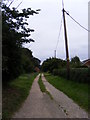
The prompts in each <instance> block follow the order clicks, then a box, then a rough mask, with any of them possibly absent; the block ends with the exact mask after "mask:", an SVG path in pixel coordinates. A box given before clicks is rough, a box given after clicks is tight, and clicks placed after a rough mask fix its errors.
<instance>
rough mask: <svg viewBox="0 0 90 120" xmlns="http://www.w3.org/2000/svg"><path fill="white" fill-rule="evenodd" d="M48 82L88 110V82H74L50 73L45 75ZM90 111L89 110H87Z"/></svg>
mask: <svg viewBox="0 0 90 120" xmlns="http://www.w3.org/2000/svg"><path fill="white" fill-rule="evenodd" d="M45 77H46V79H47V80H48V82H49V83H51V84H52V85H53V86H54V87H56V88H57V89H59V90H60V91H62V92H63V93H65V94H66V95H67V96H68V97H70V98H72V99H73V100H74V101H75V102H76V103H78V104H79V105H80V106H81V107H82V108H84V109H85V110H86V111H88V108H89V106H88V101H89V100H88V84H83V83H76V82H75V81H68V80H66V79H63V78H60V77H58V76H53V75H50V74H46V75H45ZM89 111H90V110H89Z"/></svg>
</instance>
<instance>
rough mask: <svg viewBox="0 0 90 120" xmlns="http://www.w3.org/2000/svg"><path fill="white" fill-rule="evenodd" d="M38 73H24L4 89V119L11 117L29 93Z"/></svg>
mask: <svg viewBox="0 0 90 120" xmlns="http://www.w3.org/2000/svg"><path fill="white" fill-rule="evenodd" d="M36 75H37V74H24V75H21V76H20V77H18V78H17V79H15V80H13V81H12V82H10V83H9V85H8V86H7V88H4V89H3V101H2V106H3V108H2V112H3V115H2V116H3V119H5V118H11V117H12V115H13V113H14V112H15V111H17V110H18V109H19V108H20V106H21V105H22V103H23V102H24V100H25V99H26V98H27V96H28V94H29V90H30V88H31V86H32V83H33V81H34V78H35V77H36Z"/></svg>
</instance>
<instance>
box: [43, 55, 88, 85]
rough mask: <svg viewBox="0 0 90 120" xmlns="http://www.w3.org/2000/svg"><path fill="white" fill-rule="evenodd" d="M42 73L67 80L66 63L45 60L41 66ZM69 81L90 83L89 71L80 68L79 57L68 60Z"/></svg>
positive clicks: (57, 60) (60, 60) (58, 60)
mask: <svg viewBox="0 0 90 120" xmlns="http://www.w3.org/2000/svg"><path fill="white" fill-rule="evenodd" d="M41 69H42V71H44V72H49V73H51V74H53V75H58V76H60V77H63V78H65V79H67V62H66V61H65V60H62V59H58V58H49V59H46V60H45V61H44V62H43V64H42V66H41ZM69 79H70V80H73V81H75V82H81V83H89V82H90V69H88V68H87V67H84V66H82V62H81V61H80V59H79V57H77V56H75V57H73V58H71V60H70V78H69Z"/></svg>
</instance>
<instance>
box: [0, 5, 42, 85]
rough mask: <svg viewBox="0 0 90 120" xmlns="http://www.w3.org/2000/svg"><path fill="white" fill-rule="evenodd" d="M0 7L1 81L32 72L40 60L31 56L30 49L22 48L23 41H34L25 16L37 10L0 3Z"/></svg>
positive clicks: (35, 12)
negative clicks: (0, 41) (0, 40)
mask: <svg viewBox="0 0 90 120" xmlns="http://www.w3.org/2000/svg"><path fill="white" fill-rule="evenodd" d="M1 7H2V78H3V83H6V82H8V81H9V80H12V79H15V78H16V77H18V76H19V75H20V74H22V73H25V72H33V71H34V68H35V67H36V66H37V67H39V66H40V60H39V59H37V58H35V57H33V55H32V51H31V50H29V49H27V48H23V43H30V42H34V40H33V39H32V38H30V34H31V32H34V30H33V29H30V28H28V23H27V18H29V16H30V15H34V14H38V12H37V10H36V11H34V10H32V9H31V8H27V9H22V12H19V11H18V10H17V9H15V8H12V9H10V8H9V7H7V5H5V3H2V4H1Z"/></svg>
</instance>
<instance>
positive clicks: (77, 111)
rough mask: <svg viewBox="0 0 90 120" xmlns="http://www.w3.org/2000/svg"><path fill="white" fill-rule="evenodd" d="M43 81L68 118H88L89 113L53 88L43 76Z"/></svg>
mask: <svg viewBox="0 0 90 120" xmlns="http://www.w3.org/2000/svg"><path fill="white" fill-rule="evenodd" d="M42 81H43V83H44V85H45V87H46V89H47V90H48V91H49V93H50V94H51V95H52V97H53V99H54V101H55V102H56V104H57V105H58V106H59V108H60V109H62V110H63V111H64V113H65V114H66V116H67V118H88V113H87V112H86V111H85V110H83V109H81V108H80V107H79V106H78V105H77V104H76V103H75V102H74V101H73V100H72V99H70V98H69V97H68V96H66V95H65V94H64V93H63V92H61V91H59V90H58V89H56V88H55V87H54V86H52V85H51V84H50V83H49V82H48V81H47V80H46V79H45V77H44V74H42Z"/></svg>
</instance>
